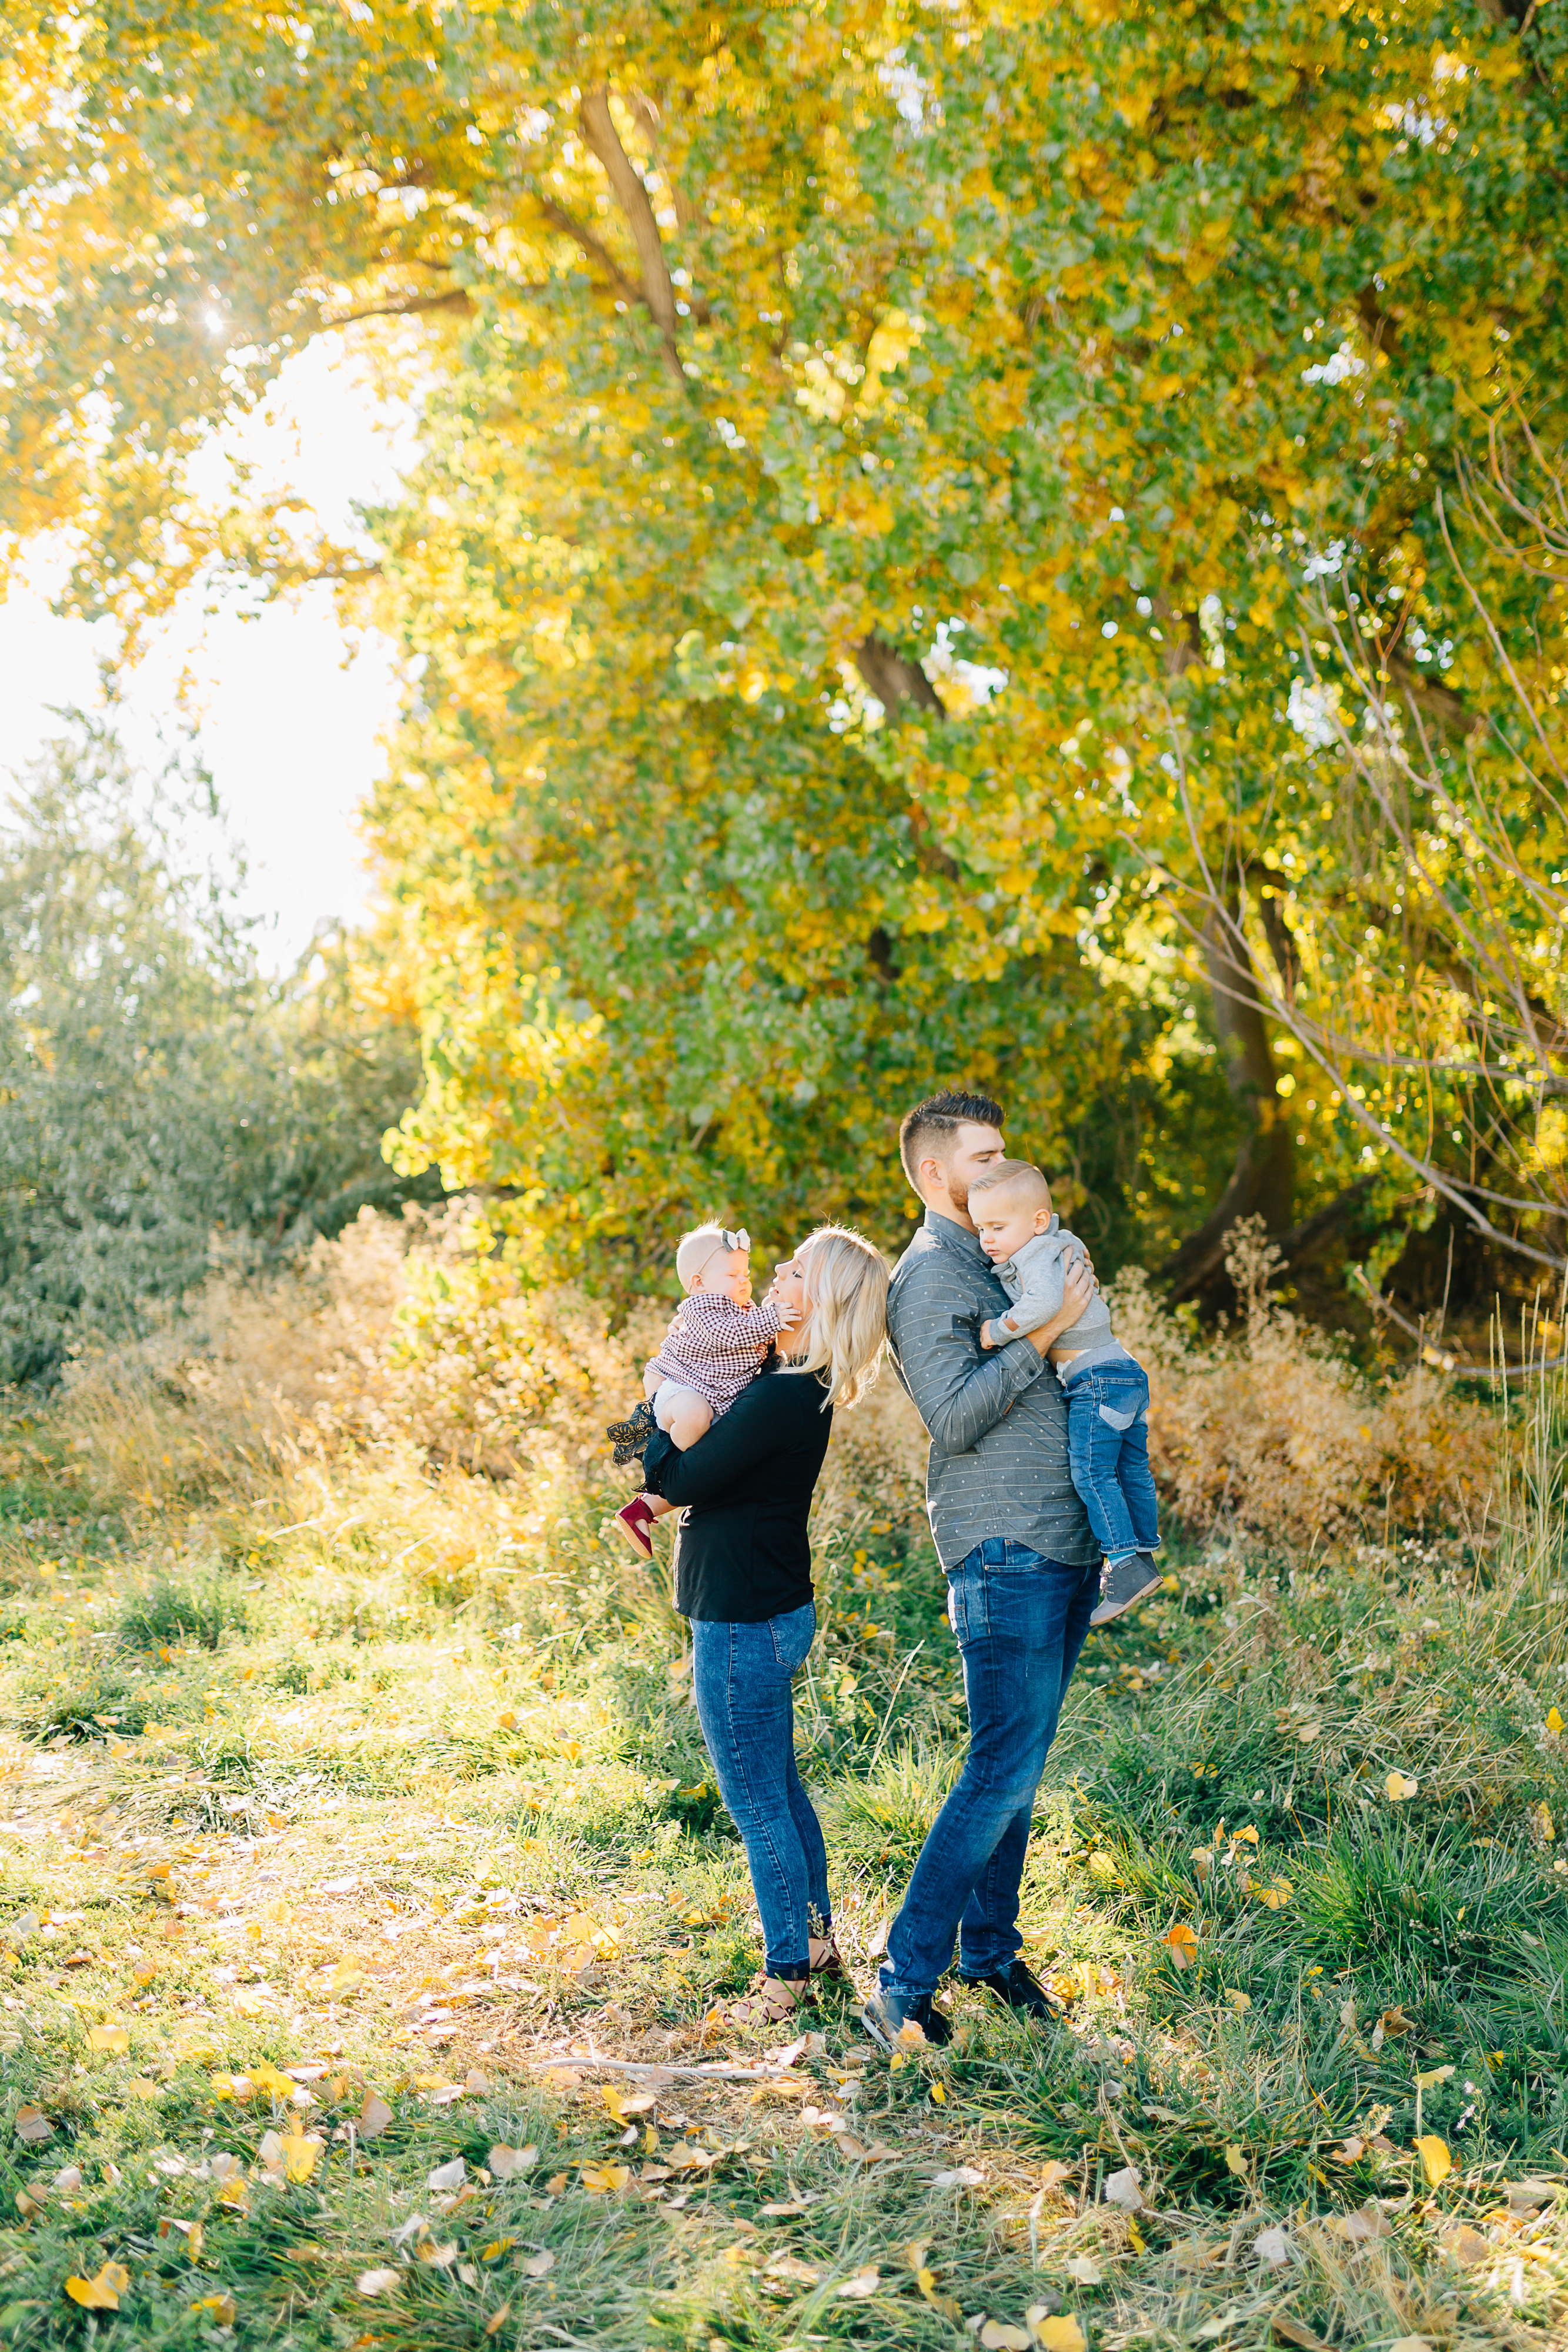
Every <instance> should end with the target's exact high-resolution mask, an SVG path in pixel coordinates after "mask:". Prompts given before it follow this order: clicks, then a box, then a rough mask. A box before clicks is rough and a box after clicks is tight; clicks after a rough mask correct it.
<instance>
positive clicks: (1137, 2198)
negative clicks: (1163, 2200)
mask: <svg viewBox="0 0 1568 2352" xmlns="http://www.w3.org/2000/svg"><path fill="white" fill-rule="evenodd" d="M1105 2202H1106V2203H1107V2204H1108V2205H1119V2206H1120V2207H1121V2208H1122V2210H1123V2211H1124V2212H1125V2213H1136V2212H1137V2211H1139V2210H1140V2209H1141V2207H1142V2205H1143V2202H1144V2197H1143V2175H1142V2174H1141V2173H1140V2172H1139V2170H1138V2168H1137V2166H1136V2165H1135V2164H1129V2165H1128V2166H1126V2167H1125V2168H1124V2170H1123V2171H1121V2172H1113V2173H1111V2174H1110V2175H1109V2176H1108V2177H1107V2179H1106V2182H1105Z"/></svg>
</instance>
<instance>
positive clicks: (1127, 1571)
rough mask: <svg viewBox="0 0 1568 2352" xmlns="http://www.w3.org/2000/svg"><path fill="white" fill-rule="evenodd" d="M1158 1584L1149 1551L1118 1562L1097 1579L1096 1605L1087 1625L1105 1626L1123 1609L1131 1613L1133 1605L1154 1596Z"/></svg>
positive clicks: (1157, 1575)
mask: <svg viewBox="0 0 1568 2352" xmlns="http://www.w3.org/2000/svg"><path fill="white" fill-rule="evenodd" d="M1161 1582H1162V1579H1161V1576H1160V1572H1159V1570H1158V1569H1157V1568H1156V1567H1155V1556H1154V1554H1153V1552H1152V1551H1135V1552H1134V1553H1133V1554H1132V1556H1131V1558H1130V1559H1119V1560H1118V1561H1117V1562H1116V1565H1115V1567H1114V1568H1108V1569H1106V1570H1105V1571H1104V1573H1103V1575H1102V1577H1101V1579H1100V1601H1099V1605H1098V1606H1097V1607H1096V1608H1094V1609H1092V1611H1091V1612H1090V1615H1089V1622H1090V1623H1091V1625H1108V1624H1109V1623H1110V1622H1111V1620H1112V1618H1113V1617H1119V1616H1120V1615H1121V1614H1122V1612H1123V1610H1124V1609H1131V1608H1132V1607H1133V1605H1134V1602H1135V1601H1146V1600H1147V1599H1148V1597H1149V1595H1150V1593H1151V1592H1157V1591H1159V1589H1160V1584H1161Z"/></svg>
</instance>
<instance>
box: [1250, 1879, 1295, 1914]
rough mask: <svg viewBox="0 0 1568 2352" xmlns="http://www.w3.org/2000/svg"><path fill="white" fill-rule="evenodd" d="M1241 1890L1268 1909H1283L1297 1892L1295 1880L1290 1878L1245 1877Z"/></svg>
mask: <svg viewBox="0 0 1568 2352" xmlns="http://www.w3.org/2000/svg"><path fill="white" fill-rule="evenodd" d="M1241 1891H1242V1893H1243V1894H1244V1895H1251V1897H1252V1898H1253V1900H1254V1902H1257V1903H1261V1905H1262V1906H1263V1908H1264V1909H1265V1910H1266V1911H1282V1910H1283V1909H1284V1907H1285V1906H1286V1904H1287V1903H1288V1902H1289V1901H1290V1899H1291V1895H1293V1894H1294V1893H1295V1891H1296V1890H1295V1885H1294V1882H1293V1881H1292V1880H1291V1879H1289V1878H1280V1877H1274V1878H1269V1879H1263V1878H1244V1879H1243V1880H1242V1882H1241Z"/></svg>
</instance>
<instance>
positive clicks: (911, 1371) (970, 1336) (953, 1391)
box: [888, 1262, 1094, 1454]
mask: <svg viewBox="0 0 1568 2352" xmlns="http://www.w3.org/2000/svg"><path fill="white" fill-rule="evenodd" d="M1093 1295H1094V1286H1093V1279H1092V1276H1090V1275H1089V1274H1087V1273H1086V1272H1085V1270H1084V1269H1083V1267H1082V1265H1075V1266H1074V1267H1073V1268H1072V1269H1071V1273H1070V1274H1069V1276H1068V1277H1067V1281H1066V1284H1065V1286H1064V1291H1063V1297H1062V1302H1061V1307H1059V1308H1058V1310H1057V1312H1056V1314H1055V1315H1054V1316H1052V1317H1051V1320H1050V1321H1049V1322H1048V1323H1042V1324H1041V1325H1040V1328H1039V1329H1038V1330H1035V1331H1031V1332H1030V1333H1029V1335H1028V1336H1027V1338H1025V1339H1015V1340H1013V1341H1012V1343H1011V1345H1010V1346H1009V1347H1006V1348H1002V1349H998V1351H997V1352H996V1354H994V1355H981V1354H980V1353H979V1329H978V1326H979V1318H977V1316H976V1314H975V1312H974V1301H973V1298H972V1297H970V1296H969V1295H968V1293H967V1291H966V1288H965V1286H964V1285H963V1283H962V1282H960V1281H957V1280H956V1279H955V1278H954V1277H953V1276H951V1275H949V1274H948V1273H947V1272H946V1269H945V1268H944V1267H943V1266H942V1265H940V1264H939V1263H937V1264H931V1263H929V1262H928V1263H927V1264H926V1265H922V1266H919V1267H915V1268H913V1269H912V1270H911V1271H910V1273H909V1274H907V1275H906V1276H904V1280H903V1281H902V1282H901V1283H900V1284H899V1285H898V1286H897V1287H896V1288H895V1289H894V1293H893V1296H892V1297H891V1299H890V1300H889V1302H888V1325H889V1328H890V1330H891V1333H892V1337H893V1346H894V1356H895V1359H896V1360H897V1362H898V1366H899V1370H900V1374H901V1376H902V1378H903V1381H904V1387H905V1388H906V1389H907V1390H908V1391H909V1393H910V1396H911V1398H912V1399H913V1400H914V1402H915V1410H916V1412H918V1413H919V1415H920V1418H921V1420H922V1421H923V1422H924V1423H925V1426H926V1429H927V1430H928V1431H929V1433H930V1436H931V1442H932V1444H934V1445H935V1446H936V1449H937V1451H938V1452H939V1453H942V1454H968V1453H971V1452H972V1451H973V1450H974V1448H975V1447H976V1446H977V1444H979V1442H980V1440H981V1438H982V1437H984V1436H985V1434H986V1433H987V1431H988V1430H990V1429H994V1428H995V1427H996V1425H997V1423H998V1421H1000V1419H1001V1418H1002V1415H1003V1414H1004V1413H1005V1412H1007V1410H1008V1408H1009V1405H1010V1404H1011V1403H1012V1401H1013V1399H1014V1397H1016V1396H1019V1395H1020V1394H1021V1392H1022V1391H1024V1390H1025V1389H1027V1388H1028V1387H1030V1385H1031V1383H1032V1382H1033V1381H1037V1380H1038V1379H1039V1378H1040V1370H1041V1359H1042V1357H1043V1356H1044V1355H1045V1353H1046V1351H1047V1349H1051V1348H1053V1347H1054V1346H1055V1344H1056V1342H1057V1340H1058V1339H1060V1338H1061V1334H1062V1332H1063V1331H1065V1330H1068V1329H1070V1328H1071V1326H1072V1325H1073V1324H1074V1323H1076V1322H1077V1321H1078V1318H1079V1317H1080V1316H1081V1315H1082V1313H1083V1311H1084V1308H1085V1307H1087V1306H1088V1304H1089V1301H1090V1299H1091V1298H1092V1297H1093Z"/></svg>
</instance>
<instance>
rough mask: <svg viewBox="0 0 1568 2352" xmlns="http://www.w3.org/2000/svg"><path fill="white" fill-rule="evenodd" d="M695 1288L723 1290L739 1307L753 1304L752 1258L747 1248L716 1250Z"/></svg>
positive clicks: (698, 1277)
mask: <svg viewBox="0 0 1568 2352" xmlns="http://www.w3.org/2000/svg"><path fill="white" fill-rule="evenodd" d="M692 1287H693V1289H694V1290H717V1291H721V1292H722V1293H723V1295H724V1297H726V1298H733V1299H734V1301H735V1303H736V1305H737V1307H749V1306H750V1304H751V1260H750V1258H749V1256H748V1255H747V1253H746V1251H745V1250H726V1251H723V1252H720V1251H718V1250H716V1251H715V1252H714V1254H713V1255H712V1257H710V1258H709V1260H708V1262H707V1264H706V1265H705V1266H704V1268H703V1270H702V1272H701V1274H700V1275H699V1276H697V1279H696V1281H695V1283H694V1284H693V1285H692Z"/></svg>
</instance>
